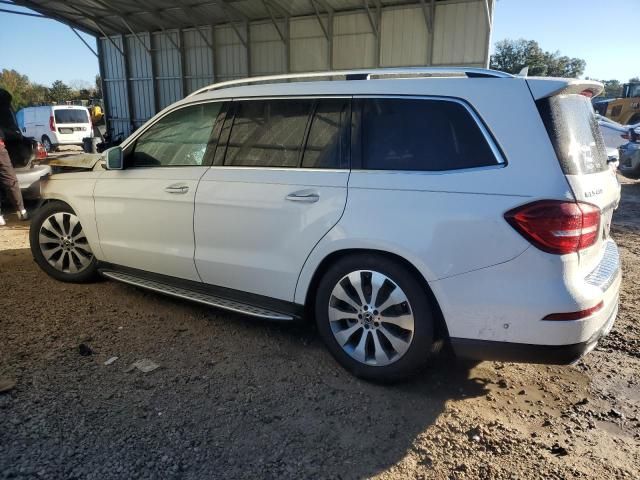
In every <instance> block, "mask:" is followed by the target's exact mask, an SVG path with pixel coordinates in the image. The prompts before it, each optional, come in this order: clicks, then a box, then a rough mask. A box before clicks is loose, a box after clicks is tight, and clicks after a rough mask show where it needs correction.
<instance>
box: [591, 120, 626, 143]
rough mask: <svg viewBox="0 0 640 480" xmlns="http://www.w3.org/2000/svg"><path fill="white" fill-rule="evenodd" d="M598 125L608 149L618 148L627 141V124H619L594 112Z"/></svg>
mask: <svg viewBox="0 0 640 480" xmlns="http://www.w3.org/2000/svg"><path fill="white" fill-rule="evenodd" d="M596 118H597V119H598V126H599V127H600V131H601V132H602V138H603V139H604V143H605V145H606V146H607V148H608V149H616V150H617V149H618V148H620V145H623V144H625V143H627V142H628V141H629V128H630V127H629V126H628V125H620V124H619V123H618V122H614V121H613V120H610V119H608V118H607V117H603V116H602V115H598V114H596Z"/></svg>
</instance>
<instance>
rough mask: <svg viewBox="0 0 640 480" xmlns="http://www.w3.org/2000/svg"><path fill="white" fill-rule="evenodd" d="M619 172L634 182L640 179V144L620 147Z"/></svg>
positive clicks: (633, 143)
mask: <svg viewBox="0 0 640 480" xmlns="http://www.w3.org/2000/svg"><path fill="white" fill-rule="evenodd" d="M618 171H619V172H620V173H621V174H622V175H623V176H625V177H627V178H630V179H632V180H638V179H640V142H638V141H635V142H629V143H626V144H625V145H623V146H621V147H620V165H619V166H618Z"/></svg>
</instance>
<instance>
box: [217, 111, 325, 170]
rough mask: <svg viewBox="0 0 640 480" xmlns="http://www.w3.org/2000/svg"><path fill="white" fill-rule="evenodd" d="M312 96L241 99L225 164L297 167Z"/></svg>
mask: <svg viewBox="0 0 640 480" xmlns="http://www.w3.org/2000/svg"><path fill="white" fill-rule="evenodd" d="M311 106H312V101H311V100H264V101H263V100H252V101H242V102H238V103H237V105H236V113H235V117H234V120H233V127H232V128H231V135H230V137H229V142H228V144H227V154H226V157H225V165H234V166H248V167H293V168H295V167H297V166H298V160H299V158H300V152H301V150H302V143H303V141H304V135H305V131H306V128H307V122H308V120H309V115H310V113H311Z"/></svg>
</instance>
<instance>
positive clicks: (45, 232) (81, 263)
mask: <svg viewBox="0 0 640 480" xmlns="http://www.w3.org/2000/svg"><path fill="white" fill-rule="evenodd" d="M38 243H39V244H40V252H41V253H42V255H43V256H44V258H45V260H46V261H47V263H49V265H51V266H52V267H53V268H55V269H56V270H57V271H59V272H63V273H80V272H82V271H83V270H85V269H86V268H87V267H88V266H89V265H90V264H91V261H92V260H93V252H92V251H91V247H89V242H88V240H87V237H86V236H85V234H84V231H83V230H82V225H81V224H80V220H79V219H78V217H76V216H75V215H74V214H73V213H68V212H59V213H54V214H53V215H50V216H49V217H47V218H46V219H45V221H44V222H42V225H41V226H40V231H39V232H38Z"/></svg>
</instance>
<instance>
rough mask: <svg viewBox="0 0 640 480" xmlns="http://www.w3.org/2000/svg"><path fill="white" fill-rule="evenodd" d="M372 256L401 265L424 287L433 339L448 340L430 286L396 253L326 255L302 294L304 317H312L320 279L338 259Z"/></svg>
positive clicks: (370, 251) (356, 250)
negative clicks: (378, 256) (433, 320)
mask: <svg viewBox="0 0 640 480" xmlns="http://www.w3.org/2000/svg"><path fill="white" fill-rule="evenodd" d="M367 253H368V254H374V255H380V256H383V257H385V258H389V259H391V260H394V261H396V262H397V263H399V264H401V265H403V266H404V267H405V268H406V269H407V270H408V271H409V272H411V274H412V275H414V276H415V277H416V278H417V279H418V280H419V281H420V282H421V284H422V285H423V286H424V291H425V294H426V295H427V296H428V298H429V300H430V302H431V304H432V305H433V310H434V311H433V314H434V317H435V319H436V325H435V326H436V329H435V338H436V340H441V341H444V340H447V339H448V338H449V331H448V329H447V323H446V320H445V319H444V315H443V313H442V309H441V307H440V303H439V302H438V299H437V298H436V296H435V294H434V292H433V290H432V288H431V286H430V285H429V282H428V281H427V279H426V278H425V277H424V275H422V273H421V272H420V271H419V270H418V269H417V268H416V267H415V265H413V264H412V263H411V262H410V261H409V260H407V259H406V258H404V257H402V256H401V255H398V254H396V253H391V252H387V251H384V250H377V249H372V248H344V249H341V250H335V251H333V252H331V253H329V254H328V255H326V256H325V257H324V258H323V259H322V261H320V263H319V264H318V266H317V267H316V269H315V271H314V272H313V275H312V276H311V280H310V281H309V283H308V286H307V289H306V292H305V293H304V310H305V317H307V318H311V316H313V311H314V306H315V305H314V304H315V296H314V293H315V291H316V290H317V287H318V284H319V282H320V280H321V279H322V276H323V275H324V274H325V273H326V272H327V270H328V269H329V267H330V266H331V265H333V264H334V263H335V262H337V261H338V260H339V259H341V258H344V257H346V256H348V255H354V254H367Z"/></svg>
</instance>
